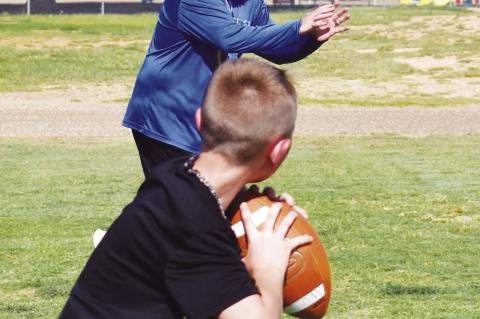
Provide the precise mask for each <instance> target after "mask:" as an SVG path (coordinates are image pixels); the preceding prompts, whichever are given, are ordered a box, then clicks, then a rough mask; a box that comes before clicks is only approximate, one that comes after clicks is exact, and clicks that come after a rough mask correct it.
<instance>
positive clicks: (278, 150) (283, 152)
mask: <svg viewBox="0 0 480 319" xmlns="http://www.w3.org/2000/svg"><path fill="white" fill-rule="evenodd" d="M291 146H292V140H291V139H289V138H281V139H279V140H277V141H276V142H274V143H273V147H272V148H271V151H270V154H268V159H269V160H270V163H271V164H272V165H273V166H274V167H278V166H280V164H282V162H283V160H284V159H285V157H287V155H288V152H289V151H290V147H291Z"/></svg>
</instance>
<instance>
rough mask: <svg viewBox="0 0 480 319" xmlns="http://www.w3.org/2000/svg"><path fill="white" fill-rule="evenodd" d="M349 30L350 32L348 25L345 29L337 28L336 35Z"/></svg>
mask: <svg viewBox="0 0 480 319" xmlns="http://www.w3.org/2000/svg"><path fill="white" fill-rule="evenodd" d="M348 30H350V27H349V26H348V25H346V26H344V27H337V28H335V34H337V33H342V32H345V31H348Z"/></svg>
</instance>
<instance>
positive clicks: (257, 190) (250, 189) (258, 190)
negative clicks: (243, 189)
mask: <svg viewBox="0 0 480 319" xmlns="http://www.w3.org/2000/svg"><path fill="white" fill-rule="evenodd" d="M248 191H249V192H252V193H260V188H258V186H257V185H256V184H253V185H251V186H250V187H249V188H248Z"/></svg>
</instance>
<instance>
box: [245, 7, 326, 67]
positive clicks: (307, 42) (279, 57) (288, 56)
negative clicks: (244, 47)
mask: <svg viewBox="0 0 480 319" xmlns="http://www.w3.org/2000/svg"><path fill="white" fill-rule="evenodd" d="M254 23H255V24H256V25H261V26H265V25H273V21H272V19H271V18H270V12H269V10H268V7H267V5H266V4H265V3H264V2H263V3H262V5H261V7H260V10H259V11H258V15H257V17H256V19H255V21H254ZM298 23H299V24H298V25H299V27H300V25H301V20H299V21H298ZM325 42H326V41H317V40H316V39H315V36H314V35H312V34H310V33H307V34H303V35H298V41H297V43H296V45H292V46H290V47H288V48H285V49H284V50H278V51H274V52H269V53H267V54H262V53H257V52H255V53H257V54H258V55H259V56H261V57H262V58H264V59H267V60H269V61H271V62H273V63H276V64H284V63H292V62H297V61H300V60H302V59H304V58H305V57H307V56H308V55H310V54H311V53H313V52H314V51H315V50H317V49H318V48H319V47H320V46H321V45H322V44H323V43H325Z"/></svg>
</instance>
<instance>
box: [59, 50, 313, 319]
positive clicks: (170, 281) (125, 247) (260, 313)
mask: <svg viewBox="0 0 480 319" xmlns="http://www.w3.org/2000/svg"><path fill="white" fill-rule="evenodd" d="M296 108H297V104H296V93H295V89H294V87H293V86H292V84H291V83H290V81H289V80H288V78H287V77H286V74H285V73H284V72H283V71H282V70H279V69H277V68H274V67H272V66H269V65H268V64H266V63H263V62H259V61H254V60H242V59H241V60H238V61H235V62H227V63H225V64H223V65H222V66H221V67H220V68H219V70H218V71H217V72H216V73H215V75H214V77H213V79H212V81H211V83H210V85H209V87H208V90H207V94H206V98H205V101H204V104H203V109H202V110H201V111H197V114H196V122H197V126H198V127H199V129H200V131H201V132H202V136H203V145H202V148H203V150H202V153H201V154H200V155H199V156H198V157H192V158H185V157H182V158H176V159H172V160H169V161H166V162H164V163H161V164H159V165H158V166H157V167H155V169H154V170H153V172H152V174H151V176H149V177H148V178H147V179H146V181H145V182H144V183H143V184H142V186H141V187H140V189H139V191H138V193H137V196H136V197H135V198H134V200H133V202H132V203H130V204H129V205H127V206H126V207H125V209H124V211H123V212H122V214H121V215H120V216H119V217H118V218H117V220H116V221H115V222H114V223H113V224H112V226H111V227H110V228H109V231H108V232H107V234H106V235H105V237H104V238H103V240H102V241H101V242H100V244H99V245H98V247H97V248H96V249H95V251H94V252H93V254H92V256H91V257H90V259H89V260H88V262H87V264H86V266H85V268H84V270H83V271H82V273H81V274H80V277H79V279H78V281H77V283H76V284H75V286H74V287H73V289H72V292H71V295H70V298H69V299H68V301H67V303H66V305H65V307H64V309H63V311H62V314H61V315H60V318H116V319H122V318H135V319H137V318H139V319H140V318H141V319H150V318H183V317H185V316H186V317H188V318H199V319H200V318H216V317H218V318H221V319H230V318H232V319H236V318H280V316H281V313H282V292H283V279H284V275H285V271H286V268H287V264H288V259H289V256H290V253H291V252H292V250H293V249H295V248H296V247H298V246H300V245H304V244H307V243H309V242H310V241H311V238H310V237H309V236H299V237H296V238H293V239H291V240H289V241H286V240H284V238H285V234H286V232H287V230H288V228H289V227H290V225H291V224H292V223H293V221H294V219H295V217H296V213H294V212H292V213H290V214H289V215H287V217H285V218H284V219H283V220H282V221H281V223H280V224H279V226H278V227H277V228H276V229H273V225H274V223H275V219H276V218H277V215H278V212H279V207H278V206H276V205H274V206H273V207H272V208H271V209H270V213H269V217H268V218H267V221H266V222H265V224H264V230H263V231H262V232H259V231H257V230H256V229H255V227H254V226H253V222H252V220H251V217H250V212H249V211H248V207H247V206H246V205H245V204H242V205H241V210H242V219H243V223H244V227H245V231H246V233H247V237H248V239H249V251H248V255H247V257H246V258H245V259H244V260H242V259H241V257H240V252H239V247H238V243H237V240H236V237H235V235H234V233H233V231H232V230H231V228H230V222H229V220H228V218H227V216H226V214H225V211H224V207H229V206H230V204H231V203H232V201H233V200H234V199H235V197H236V196H237V194H238V192H239V191H240V190H241V189H242V187H243V186H244V185H245V184H247V183H252V182H257V181H261V180H264V179H266V178H268V177H269V176H271V175H272V174H273V173H274V172H275V171H276V170H277V168H278V167H279V166H280V165H281V163H282V161H283V160H284V159H285V157H286V156H287V154H288V152H289V149H290V146H291V136H292V133H293V129H294V123H295V117H296Z"/></svg>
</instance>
